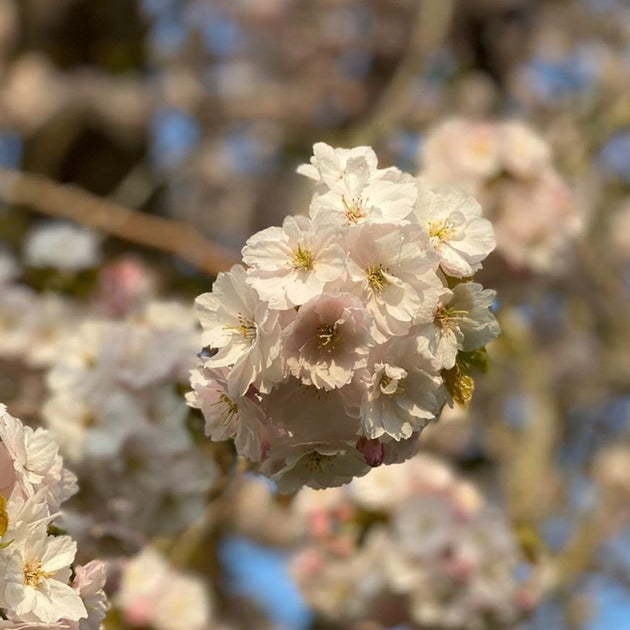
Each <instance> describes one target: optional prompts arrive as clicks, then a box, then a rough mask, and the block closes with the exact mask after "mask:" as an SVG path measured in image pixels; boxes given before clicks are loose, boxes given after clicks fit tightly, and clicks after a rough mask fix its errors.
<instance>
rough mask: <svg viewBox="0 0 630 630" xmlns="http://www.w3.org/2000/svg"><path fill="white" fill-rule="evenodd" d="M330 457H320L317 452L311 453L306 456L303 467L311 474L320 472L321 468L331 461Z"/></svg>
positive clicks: (331, 457)
mask: <svg viewBox="0 0 630 630" xmlns="http://www.w3.org/2000/svg"><path fill="white" fill-rule="evenodd" d="M333 459H334V457H333V456H332V455H322V454H321V453H318V452H317V451H313V452H312V453H309V454H308V455H307V456H306V462H305V466H306V468H307V470H310V471H311V472H314V471H321V470H322V467H323V466H325V465H326V464H328V463H330V462H331V461H333Z"/></svg>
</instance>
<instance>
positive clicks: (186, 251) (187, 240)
mask: <svg viewBox="0 0 630 630" xmlns="http://www.w3.org/2000/svg"><path fill="white" fill-rule="evenodd" d="M0 200H2V201H4V202H6V203H9V204H13V205H23V206H27V207H28V208H30V209H31V210H34V211H36V212H39V213H41V214H46V215H49V216H55V217H64V218H66V219H71V220H73V221H76V222H77V223H80V224H82V225H85V226H89V227H92V228H96V229H99V230H102V231H103V232H105V233H107V234H110V235H112V236H116V237H118V238H121V239H124V240H127V241H131V242H133V243H136V244H138V245H144V246H146V247H152V248H154V249H158V250H160V251H162V252H167V253H170V254H174V255H175V256H178V257H179V258H181V259H182V260H185V261H186V262H188V263H190V264H191V265H193V266H194V267H197V268H198V269H200V270H202V271H205V272H206V273H208V274H210V275H212V276H216V275H217V273H218V272H219V271H225V270H226V269H229V268H230V267H231V266H232V265H233V264H235V263H236V262H238V260H239V256H238V253H237V252H235V251H233V250H232V249H230V248H227V247H223V246H221V245H217V244H215V243H211V242H209V241H208V240H207V239H206V238H205V237H204V236H203V235H202V234H201V233H200V232H198V231H197V230H196V229H195V228H193V227H191V226H189V225H185V224H182V223H180V222H178V221H175V220H173V219H167V218H164V217H158V216H152V215H148V214H144V213H142V212H139V211H137V210H130V209H129V208H126V207H124V206H121V205H119V204H117V203H115V202H112V201H108V200H105V199H101V198H99V197H96V196H95V195H92V194H90V193H88V192H86V191H85V190H82V189H80V188H78V187H76V186H71V185H65V184H58V183H55V182H52V181H50V180H49V179H46V178H45V177H42V176H40V175H33V174H28V173H22V172H18V171H10V170H7V169H3V168H0Z"/></svg>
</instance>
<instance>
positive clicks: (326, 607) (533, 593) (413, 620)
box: [291, 456, 548, 629]
mask: <svg viewBox="0 0 630 630" xmlns="http://www.w3.org/2000/svg"><path fill="white" fill-rule="evenodd" d="M326 496H329V497H330V500H326ZM294 512H295V515H296V518H298V519H299V521H300V522H302V523H303V527H304V538H303V542H302V548H301V550H300V551H299V552H298V554H297V555H296V557H295V558H294V560H293V562H292V565H291V569H292V572H293V575H294V576H295V578H296V580H297V582H298V584H299V585H300V588H301V590H302V593H303V594H304V596H305V597H306V599H307V601H308V602H309V603H310V604H311V605H312V606H313V607H314V608H315V610H317V611H318V612H320V613H322V614H324V615H325V616H326V617H331V618H337V619H339V618H341V619H344V620H345V622H346V623H352V622H356V621H358V620H361V619H363V620H368V619H369V620H372V621H374V622H377V623H378V624H382V625H379V626H378V627H390V626H391V625H392V624H396V623H401V622H402V623H406V624H410V625H413V626H414V627H415V625H418V626H419V627H424V626H430V627H432V628H462V629H463V628H466V629H468V628H470V629H481V628H484V627H485V625H484V624H485V623H487V622H488V621H490V620H494V621H495V623H498V624H506V625H507V624H512V623H515V622H516V621H517V620H518V619H521V618H522V617H523V616H525V615H526V614H527V613H528V612H529V611H530V609H531V608H532V607H534V606H535V605H536V603H537V602H538V601H539V600H540V597H541V595H542V593H543V591H544V589H545V588H546V587H547V580H548V577H546V572H545V570H543V568H542V567H538V568H534V571H533V573H531V574H529V575H526V579H523V580H520V579H519V578H518V569H519V568H520V567H521V566H522V563H523V562H524V560H523V558H522V557H521V555H520V552H519V549H518V546H517V543H516V541H515V539H514V538H513V536H512V533H511V531H510V529H509V527H508V525H507V523H506V522H504V521H503V520H501V518H500V517H499V513H498V512H496V511H495V510H493V509H491V508H490V507H488V506H487V505H486V504H485V501H484V499H483V497H482V495H481V494H480V493H479V491H478V490H477V489H476V488H475V487H474V486H472V485H470V484H468V483H466V482H464V481H462V480H460V479H459V478H458V477H457V476H456V475H455V474H454V473H453V471H452V470H450V469H449V468H448V467H447V466H445V465H444V464H442V463H441V462H440V461H439V460H436V459H433V458H430V457H428V456H417V457H416V458H414V459H411V460H408V461H407V462H405V463H404V464H400V465H398V466H390V467H389V468H379V469H376V470H375V471H373V472H372V473H371V474H369V475H367V476H365V477H363V478H361V479H357V480H355V481H353V482H352V483H351V484H350V485H349V486H347V488H345V489H343V490H334V489H333V490H328V491H326V493H325V495H324V496H322V497H321V498H320V495H319V494H317V493H315V492H313V491H312V490H309V489H305V490H302V491H301V492H300V494H299V495H298V496H297V498H296V501H295V506H294ZM323 522H326V523H327V526H326V527H322V525H321V524H322V523H323ZM317 523H319V524H318V525H316V524H317ZM414 624H415V625H414Z"/></svg>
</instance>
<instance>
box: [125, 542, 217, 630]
mask: <svg viewBox="0 0 630 630" xmlns="http://www.w3.org/2000/svg"><path fill="white" fill-rule="evenodd" d="M114 605H115V606H116V607H117V608H119V609H120V611H121V612H122V615H123V618H124V620H125V621H126V622H127V623H128V624H129V626H131V627H132V628H135V627H146V626H150V627H152V628H153V629H154V630H210V628H211V622H212V616H213V610H212V605H213V602H212V599H211V594H210V591H209V589H208V588H207V586H206V585H205V584H204V583H203V581H202V580H200V579H199V578H196V577H194V576H192V575H187V574H185V573H182V572H180V571H178V570H177V569H175V568H173V567H171V566H170V565H169V564H168V561H167V560H166V559H165V558H164V557H162V556H161V555H160V554H159V553H158V552H157V551H154V550H153V549H151V548H149V547H146V548H145V549H143V550H142V551H141V552H140V553H139V554H138V555H136V556H135V557H134V558H131V559H130V560H128V561H126V562H125V564H124V567H123V569H122V575H121V579H120V587H119V590H118V593H117V594H116V596H115V598H114Z"/></svg>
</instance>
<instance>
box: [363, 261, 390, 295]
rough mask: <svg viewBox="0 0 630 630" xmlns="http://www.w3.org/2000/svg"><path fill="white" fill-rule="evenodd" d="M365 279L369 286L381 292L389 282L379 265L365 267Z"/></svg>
mask: <svg viewBox="0 0 630 630" xmlns="http://www.w3.org/2000/svg"><path fill="white" fill-rule="evenodd" d="M367 281H368V284H369V285H370V287H372V289H373V290H374V291H378V292H381V291H382V290H383V289H384V288H385V287H386V286H387V285H388V284H389V280H388V279H387V278H386V277H385V274H384V270H383V267H382V266H381V265H372V266H371V267H368V268H367Z"/></svg>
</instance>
